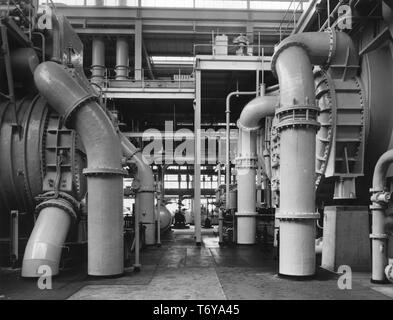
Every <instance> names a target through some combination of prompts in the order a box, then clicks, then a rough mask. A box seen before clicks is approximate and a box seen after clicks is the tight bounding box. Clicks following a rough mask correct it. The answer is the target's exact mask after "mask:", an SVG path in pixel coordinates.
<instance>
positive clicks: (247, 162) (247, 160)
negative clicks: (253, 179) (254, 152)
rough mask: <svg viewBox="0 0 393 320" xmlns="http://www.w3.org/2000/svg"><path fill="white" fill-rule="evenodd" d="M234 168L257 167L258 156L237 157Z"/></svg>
mask: <svg viewBox="0 0 393 320" xmlns="http://www.w3.org/2000/svg"><path fill="white" fill-rule="evenodd" d="M235 161H236V169H257V168H258V165H257V163H258V157H255V156H254V157H237V158H236V159H235Z"/></svg>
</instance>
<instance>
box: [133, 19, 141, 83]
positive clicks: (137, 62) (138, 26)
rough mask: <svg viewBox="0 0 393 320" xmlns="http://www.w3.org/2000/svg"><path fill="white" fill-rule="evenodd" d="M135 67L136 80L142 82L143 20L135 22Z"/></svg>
mask: <svg viewBox="0 0 393 320" xmlns="http://www.w3.org/2000/svg"><path fill="white" fill-rule="evenodd" d="M134 47H135V65H134V69H135V71H134V78H135V80H137V81H141V80H142V20H141V19H138V20H135V46H134Z"/></svg>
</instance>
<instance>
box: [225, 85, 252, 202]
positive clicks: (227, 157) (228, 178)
mask: <svg viewBox="0 0 393 320" xmlns="http://www.w3.org/2000/svg"><path fill="white" fill-rule="evenodd" d="M256 94H257V92H256V91H251V92H243V91H234V92H231V93H230V94H228V95H227V98H226V108H225V114H226V150H225V184H226V188H225V209H226V210H229V187H230V185H231V160H230V143H231V137H230V135H231V99H232V97H233V96H243V95H256Z"/></svg>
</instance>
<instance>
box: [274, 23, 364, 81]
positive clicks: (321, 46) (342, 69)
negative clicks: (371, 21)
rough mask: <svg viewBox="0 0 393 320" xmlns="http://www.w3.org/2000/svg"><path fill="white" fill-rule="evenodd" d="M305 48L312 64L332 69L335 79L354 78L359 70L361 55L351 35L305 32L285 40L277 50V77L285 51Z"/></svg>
mask: <svg viewBox="0 0 393 320" xmlns="http://www.w3.org/2000/svg"><path fill="white" fill-rule="evenodd" d="M294 46H297V47H301V48H303V49H304V50H305V51H306V53H307V55H308V57H309V59H310V62H311V64H313V65H319V66H322V67H330V68H331V70H332V76H333V77H353V76H356V74H357V71H358V69H359V55H358V52H357V50H356V49H355V45H354V43H353V41H352V39H351V37H350V36H349V35H347V34H346V33H344V32H335V31H332V30H329V31H328V32H305V33H298V34H294V35H292V36H290V37H288V38H286V39H284V40H283V41H282V42H281V43H280V44H279V45H278V46H277V47H276V49H275V53H274V55H273V59H272V71H273V73H274V74H275V75H276V76H277V70H276V67H277V63H278V60H279V57H280V55H281V54H282V52H283V51H285V50H286V49H288V48H290V47H294Z"/></svg>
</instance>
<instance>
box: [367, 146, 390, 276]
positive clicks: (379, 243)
mask: <svg viewBox="0 0 393 320" xmlns="http://www.w3.org/2000/svg"><path fill="white" fill-rule="evenodd" d="M392 163H393V150H389V151H387V152H385V153H384V154H383V155H382V156H381V157H380V158H379V160H378V162H377V164H376V165H375V169H374V176H373V187H372V189H371V190H370V191H371V193H372V196H371V201H372V205H371V206H370V209H371V212H372V227H371V228H372V230H371V231H372V234H371V235H370V238H371V241H372V275H371V281H372V282H374V283H385V282H386V275H385V267H386V266H387V264H388V250H387V242H388V235H387V234H386V232H385V222H386V218H385V210H386V208H387V206H388V203H389V201H390V193H388V192H386V174H387V171H388V169H389V166H390V165H391V164H392Z"/></svg>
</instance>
